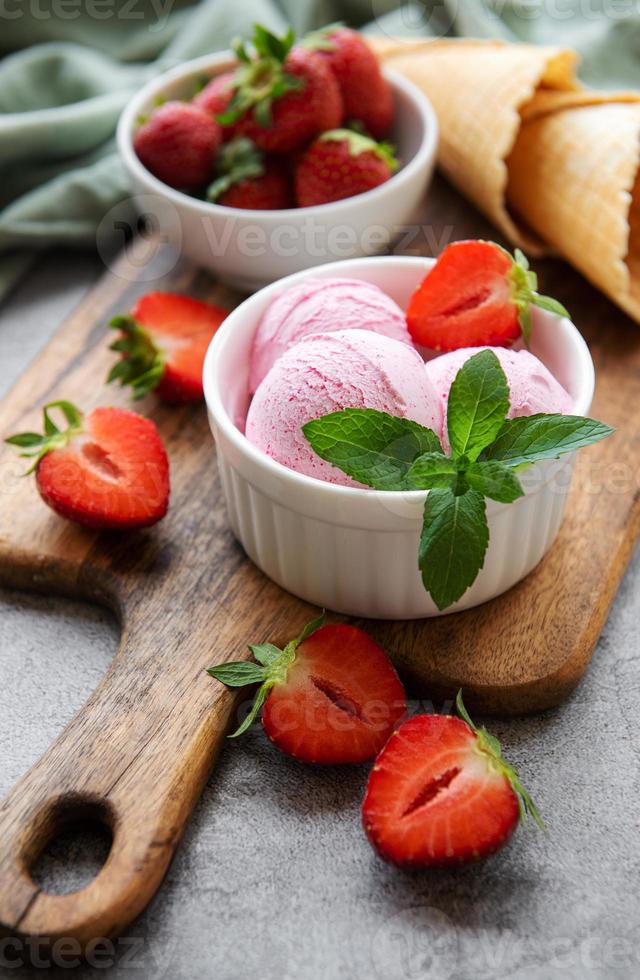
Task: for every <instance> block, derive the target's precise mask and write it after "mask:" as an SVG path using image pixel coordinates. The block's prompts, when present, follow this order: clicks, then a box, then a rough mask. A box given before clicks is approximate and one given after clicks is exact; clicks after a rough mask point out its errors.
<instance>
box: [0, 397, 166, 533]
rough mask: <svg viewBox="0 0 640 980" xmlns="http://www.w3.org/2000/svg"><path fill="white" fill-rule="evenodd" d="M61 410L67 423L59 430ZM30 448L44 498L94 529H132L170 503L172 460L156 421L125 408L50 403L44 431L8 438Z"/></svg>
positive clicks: (152, 520)
mask: <svg viewBox="0 0 640 980" xmlns="http://www.w3.org/2000/svg"><path fill="white" fill-rule="evenodd" d="M54 409H55V410H58V411H60V412H61V413H62V415H63V416H64V418H65V419H66V421H67V428H66V429H60V428H59V427H58V425H57V424H56V422H55V421H54V419H53V418H52V415H51V412H52V410H54ZM6 441H7V442H8V443H9V444H11V445H13V446H18V447H19V448H22V449H23V450H25V451H24V452H23V453H22V454H21V455H22V456H26V457H30V458H31V459H32V460H33V464H32V466H31V469H30V470H29V473H31V472H33V471H34V470H35V471H36V483H37V487H38V491H39V493H40V496H41V497H42V499H43V500H44V502H45V503H46V504H48V505H49V507H51V508H52V509H53V510H54V511H55V512H56V513H57V514H59V515H60V516H61V517H66V518H68V519H69V520H71V521H74V522H75V523H77V524H82V525H85V526H87V527H92V528H102V529H110V530H126V529H133V528H140V527H148V526H149V525H151V524H155V523H156V522H157V521H159V520H160V519H161V518H163V517H164V515H165V514H166V512H167V508H168V505H169V461H168V459H167V454H166V451H165V448H164V444H163V442H162V439H161V438H160V434H159V433H158V430H157V429H156V427H155V425H154V423H153V422H152V421H151V420H150V419H145V418H143V417H142V416H141V415H136V414H135V413H134V412H129V411H126V410H125V409H121V408H96V409H94V410H93V411H92V412H91V413H90V414H89V415H87V416H83V414H82V413H81V412H80V411H79V410H78V409H77V408H76V407H75V406H74V405H72V404H71V403H70V402H67V401H56V402H50V403H49V404H48V405H46V406H45V408H44V435H39V434H38V433H34V432H23V433H21V434H19V435H16V436H11V437H10V438H9V439H7V440H6Z"/></svg>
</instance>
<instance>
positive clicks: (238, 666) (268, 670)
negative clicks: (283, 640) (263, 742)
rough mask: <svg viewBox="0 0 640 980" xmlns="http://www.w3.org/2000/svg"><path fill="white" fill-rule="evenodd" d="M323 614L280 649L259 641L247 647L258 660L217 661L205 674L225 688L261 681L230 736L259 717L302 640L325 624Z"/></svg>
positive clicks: (240, 733) (241, 732)
mask: <svg viewBox="0 0 640 980" xmlns="http://www.w3.org/2000/svg"><path fill="white" fill-rule="evenodd" d="M325 619H326V614H325V613H324V611H323V613H322V615H321V616H319V617H318V618H317V619H314V620H313V622H311V623H308V624H307V625H306V626H305V628H304V629H303V630H302V632H301V633H300V635H299V636H297V637H296V638H295V639H294V640H290V641H289V643H287V645H286V646H285V647H284V649H283V650H281V649H280V648H279V647H277V646H274V644H273V643H261V644H256V645H253V646H250V647H249V649H250V650H251V653H252V654H253V656H254V657H255V659H256V661H257V663H254V662H251V661H246V660H236V661H232V662H231V663H226V664H220V665H219V666H217V667H209V668H208V670H207V673H208V674H209V676H210V677H215V679H216V680H218V681H221V683H223V684H225V685H226V686H227V687H245V686H246V685H249V684H257V683H259V684H260V687H259V688H258V690H257V692H256V696H255V699H254V702H253V705H252V706H251V710H250V712H249V714H248V715H247V717H246V718H245V719H244V721H243V722H242V724H241V725H240V727H239V728H238V729H236V731H235V732H233V734H232V735H229V738H237V737H238V736H239V735H243V734H244V733H245V732H246V731H247V730H248V729H249V728H251V726H252V725H253V723H254V721H255V720H256V718H257V717H258V714H259V712H260V709H261V708H262V705H263V704H264V702H265V701H266V699H267V697H268V695H269V692H270V691H271V688H272V687H275V686H276V684H284V682H285V681H286V679H287V674H288V672H289V668H290V667H291V665H292V663H293V662H294V660H295V659H296V654H297V651H298V647H299V646H300V644H301V643H304V641H305V640H308V639H309V637H310V636H311V635H312V634H313V633H315V632H316V630H318V629H320V627H321V626H324V622H325Z"/></svg>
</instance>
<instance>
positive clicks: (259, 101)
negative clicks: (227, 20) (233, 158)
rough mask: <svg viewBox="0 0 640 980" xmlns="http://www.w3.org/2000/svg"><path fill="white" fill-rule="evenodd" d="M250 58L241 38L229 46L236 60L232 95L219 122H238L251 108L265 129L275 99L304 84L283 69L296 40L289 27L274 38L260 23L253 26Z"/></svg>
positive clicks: (270, 121)
mask: <svg viewBox="0 0 640 980" xmlns="http://www.w3.org/2000/svg"><path fill="white" fill-rule="evenodd" d="M252 41H253V47H254V49H255V52H256V58H252V57H251V55H250V53H249V52H248V51H247V49H246V47H245V46H244V44H243V43H242V41H241V40H236V41H234V42H233V44H232V47H233V50H234V52H235V54H236V57H237V58H238V61H239V63H240V64H239V67H238V68H237V70H236V73H235V76H234V80H233V85H232V88H233V96H232V98H231V101H230V102H229V105H228V107H227V109H226V111H225V112H223V113H222V114H221V115H219V116H218V117H217V118H218V122H219V123H220V124H221V125H223V126H228V125H231V124H233V123H235V122H237V121H238V120H239V119H240V118H242V116H244V115H245V113H247V112H249V110H251V109H253V110H254V114H255V119H256V122H257V123H258V124H259V125H260V126H262V127H264V128H265V129H268V128H269V127H270V126H271V125H272V121H273V120H272V116H271V110H272V106H273V103H274V101H275V100H276V99H279V98H281V97H282V96H283V95H286V93H287V92H297V91H299V90H300V89H301V88H302V87H303V82H302V80H301V79H299V78H297V77H296V76H295V75H292V74H290V73H289V72H287V71H286V70H285V68H284V62H285V60H286V57H287V55H288V54H289V52H290V51H291V48H292V47H293V45H294V42H295V34H294V32H293V29H292V28H289V30H288V31H287V32H286V34H284V35H283V36H282V37H277V36H276V35H275V34H273V33H272V32H271V31H268V30H267V29H266V28H265V27H263V26H262V25H261V24H255V25H254V34H253V38H252Z"/></svg>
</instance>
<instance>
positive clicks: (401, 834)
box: [362, 694, 543, 868]
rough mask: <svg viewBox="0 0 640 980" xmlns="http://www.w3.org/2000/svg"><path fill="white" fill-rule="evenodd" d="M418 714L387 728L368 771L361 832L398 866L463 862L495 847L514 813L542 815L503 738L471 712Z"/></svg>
mask: <svg viewBox="0 0 640 980" xmlns="http://www.w3.org/2000/svg"><path fill="white" fill-rule="evenodd" d="M457 705H458V710H459V712H460V714H461V717H460V718H454V717H449V716H442V715H416V716H415V717H413V718H410V719H409V720H408V721H406V722H404V724H403V725H401V726H400V728H398V729H397V731H396V732H394V734H393V735H392V736H391V738H390V739H389V741H388V743H387V744H386V746H385V747H384V748H383V750H382V752H381V753H380V755H379V756H378V758H377V759H376V761H375V764H374V766H373V769H372V771H371V775H370V776H369V782H368V785H367V790H366V795H365V798H364V802H363V806H362V816H363V823H364V828H365V832H366V834H367V836H368V838H369V840H370V842H371V844H372V845H373V846H374V848H375V849H376V850H377V851H378V853H379V854H380V855H381V856H382V857H383V858H385V860H387V861H390V862H391V863H393V864H396V865H398V866H400V867H405V868H426V867H442V866H449V865H458V864H464V863H466V862H468V861H474V860H478V859H480V858H483V857H486V856H488V855H489V854H492V853H493V852H495V851H497V850H498V849H499V848H500V847H502V846H503V845H504V844H505V843H506V842H507V841H508V840H509V838H510V836H511V834H512V833H513V831H514V830H515V827H516V824H517V823H518V819H521V820H523V821H524V820H525V819H526V817H527V816H531V817H533V819H534V820H535V821H536V823H537V824H538V825H539V826H541V827H542V826H543V825H542V821H541V820H540V817H539V815H538V812H537V810H536V808H535V806H534V805H533V802H532V801H531V798H530V796H529V794H528V793H527V792H526V790H525V789H524V787H523V786H522V783H521V782H520V778H519V776H518V773H517V772H516V770H515V769H514V768H513V766H511V765H510V764H509V763H508V762H507V761H506V760H505V759H504V758H503V756H502V752H501V747H500V743H499V742H498V740H497V739H496V738H494V736H492V735H490V734H489V732H487V730H486V729H485V728H481V729H478V728H476V726H475V725H474V724H473V722H472V721H471V719H470V718H469V716H468V714H467V712H466V710H465V708H464V704H463V703H462V697H461V695H460V694H459V695H458V701H457Z"/></svg>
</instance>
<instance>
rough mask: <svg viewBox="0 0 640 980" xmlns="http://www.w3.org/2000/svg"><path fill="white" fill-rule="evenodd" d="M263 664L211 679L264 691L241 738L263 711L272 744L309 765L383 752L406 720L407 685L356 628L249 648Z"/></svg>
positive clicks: (232, 668)
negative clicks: (394, 733)
mask: <svg viewBox="0 0 640 980" xmlns="http://www.w3.org/2000/svg"><path fill="white" fill-rule="evenodd" d="M250 650H251V652H252V653H253V655H254V657H255V659H256V661H257V663H252V662H250V661H239V662H237V663H228V664H221V665H220V666H218V667H211V668H210V669H209V671H208V673H209V674H210V675H211V676H212V677H215V678H216V680H219V681H222V683H223V684H226V685H227V686H228V687H243V686H244V685H255V684H256V683H259V684H260V685H261V686H260V687H259V689H258V692H257V694H256V697H255V701H254V703H253V707H252V709H251V711H250V712H249V714H248V715H247V717H246V718H245V720H244V722H243V723H242V725H241V726H240V728H239V729H238V731H237V732H235V733H234V737H235V736H236V735H240V734H241V733H242V732H245V731H246V730H247V729H248V728H249V727H250V726H251V724H252V723H253V721H254V720H255V718H256V716H257V715H258V713H259V712H260V710H261V709H262V725H263V728H264V730H265V732H266V734H267V736H268V737H269V738H270V739H271V741H272V742H273V743H274V744H275V745H277V747H278V748H279V749H280V750H281V751H282V752H285V753H286V754H287V755H291V756H294V757H295V758H296V759H299V760H300V761H302V762H314V763H319V764H325V765H327V764H332V765H341V764H343V763H348V762H364V761H366V760H367V759H372V758H373V757H374V756H375V754H376V752H379V751H380V749H381V748H382V746H383V745H384V743H385V742H386V741H387V739H388V737H389V735H390V734H391V732H392V731H393V730H394V728H395V726H396V725H397V724H398V722H399V720H400V719H401V718H402V716H403V715H404V713H405V710H406V703H405V694H404V688H403V687H402V684H401V683H400V681H399V680H398V675H397V674H396V672H395V670H394V668H393V665H392V664H391V662H390V660H389V659H388V657H387V655H386V654H385V652H384V650H382V649H381V648H380V647H379V646H378V645H377V643H374V641H373V640H372V639H371V637H370V636H368V635H367V634H366V633H364V632H363V631H362V630H360V629H357V628H356V627H355V626H347V625H344V624H339V625H335V626H334V625H331V626H325V625H324V615H322V616H321V617H320V619H317V620H315V621H314V622H313V623H309V625H308V626H306V627H305V629H304V630H303V631H302V633H301V634H300V636H298V637H296V639H295V640H291V642H290V643H287V645H286V646H285V648H284V649H283V650H280V649H279V648H278V647H276V646H274V645H273V644H272V643H262V644H259V645H258V646H252V647H250Z"/></svg>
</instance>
